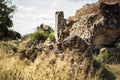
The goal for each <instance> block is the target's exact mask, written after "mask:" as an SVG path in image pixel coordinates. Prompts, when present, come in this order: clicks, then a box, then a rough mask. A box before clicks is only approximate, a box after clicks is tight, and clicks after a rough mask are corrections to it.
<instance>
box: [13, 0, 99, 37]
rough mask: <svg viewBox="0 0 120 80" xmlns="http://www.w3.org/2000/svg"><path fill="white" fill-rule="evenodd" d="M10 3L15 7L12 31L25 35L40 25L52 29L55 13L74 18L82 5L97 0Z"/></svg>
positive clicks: (20, 0) (34, 0) (32, 0)
mask: <svg viewBox="0 0 120 80" xmlns="http://www.w3.org/2000/svg"><path fill="white" fill-rule="evenodd" d="M12 2H13V4H14V5H16V11H15V13H14V15H13V23H14V26H13V28H12V29H13V30H15V31H17V32H19V33H21V34H22V35H25V34H29V33H32V32H34V31H35V29H36V27H37V26H39V25H40V24H42V23H44V24H47V25H50V26H52V28H53V29H54V26H55V12H56V11H64V16H65V18H68V17H69V16H74V15H75V12H76V10H78V9H80V8H81V7H82V6H83V5H85V4H87V3H89V4H90V3H94V2H97V0H13V1H12Z"/></svg>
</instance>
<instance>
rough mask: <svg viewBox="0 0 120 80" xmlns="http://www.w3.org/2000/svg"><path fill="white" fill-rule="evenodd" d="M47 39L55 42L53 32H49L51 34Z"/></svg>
mask: <svg viewBox="0 0 120 80" xmlns="http://www.w3.org/2000/svg"><path fill="white" fill-rule="evenodd" d="M49 38H50V39H51V41H55V35H54V32H51V33H50V35H49Z"/></svg>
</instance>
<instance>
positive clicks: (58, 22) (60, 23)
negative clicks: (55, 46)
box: [55, 11, 66, 42]
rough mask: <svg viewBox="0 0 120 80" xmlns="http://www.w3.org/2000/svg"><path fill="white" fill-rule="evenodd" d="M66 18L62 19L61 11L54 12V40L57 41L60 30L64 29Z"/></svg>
mask: <svg viewBox="0 0 120 80" xmlns="http://www.w3.org/2000/svg"><path fill="white" fill-rule="evenodd" d="M65 26H66V20H65V19H64V13H63V11H57V12H56V13H55V38H56V42H58V41H59V39H60V36H61V34H62V31H63V30H64V29H65Z"/></svg>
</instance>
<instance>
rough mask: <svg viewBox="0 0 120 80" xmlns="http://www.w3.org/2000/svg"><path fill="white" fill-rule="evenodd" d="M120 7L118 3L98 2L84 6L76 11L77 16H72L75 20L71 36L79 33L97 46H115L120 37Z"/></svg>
mask: <svg viewBox="0 0 120 80" xmlns="http://www.w3.org/2000/svg"><path fill="white" fill-rule="evenodd" d="M94 7H95V8H94ZM90 9H91V10H90ZM119 9H120V7H119V4H118V3H115V4H105V3H96V4H88V5H86V6H84V7H83V8H82V9H80V10H79V11H77V12H76V15H75V17H72V18H73V21H74V22H73V23H72V28H71V29H70V36H74V35H78V36H79V37H81V38H82V39H83V40H85V41H87V42H88V43H90V44H92V45H93V46H95V48H101V47H104V46H105V47H111V45H112V46H113V44H114V42H115V41H116V39H117V38H118V37H120V22H119V21H120V12H119ZM78 13H79V14H78Z"/></svg>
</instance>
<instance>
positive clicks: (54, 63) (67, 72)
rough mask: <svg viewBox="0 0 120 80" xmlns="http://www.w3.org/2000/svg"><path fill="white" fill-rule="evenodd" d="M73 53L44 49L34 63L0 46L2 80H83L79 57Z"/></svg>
mask: <svg viewBox="0 0 120 80" xmlns="http://www.w3.org/2000/svg"><path fill="white" fill-rule="evenodd" d="M73 54H74V53H72V52H70V51H69V50H67V51H66V52H65V54H54V53H53V52H49V53H47V52H46V51H42V52H39V53H38V57H37V58H36V60H35V61H34V63H32V62H31V61H30V60H28V59H24V60H20V59H19V54H18V53H16V54H13V53H12V52H9V53H7V51H6V49H5V48H0V80H80V79H81V80H82V77H83V76H82V74H81V72H80V70H79V64H78V63H79V61H78V60H79V57H78V55H77V54H74V55H73ZM72 60H74V62H72Z"/></svg>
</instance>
